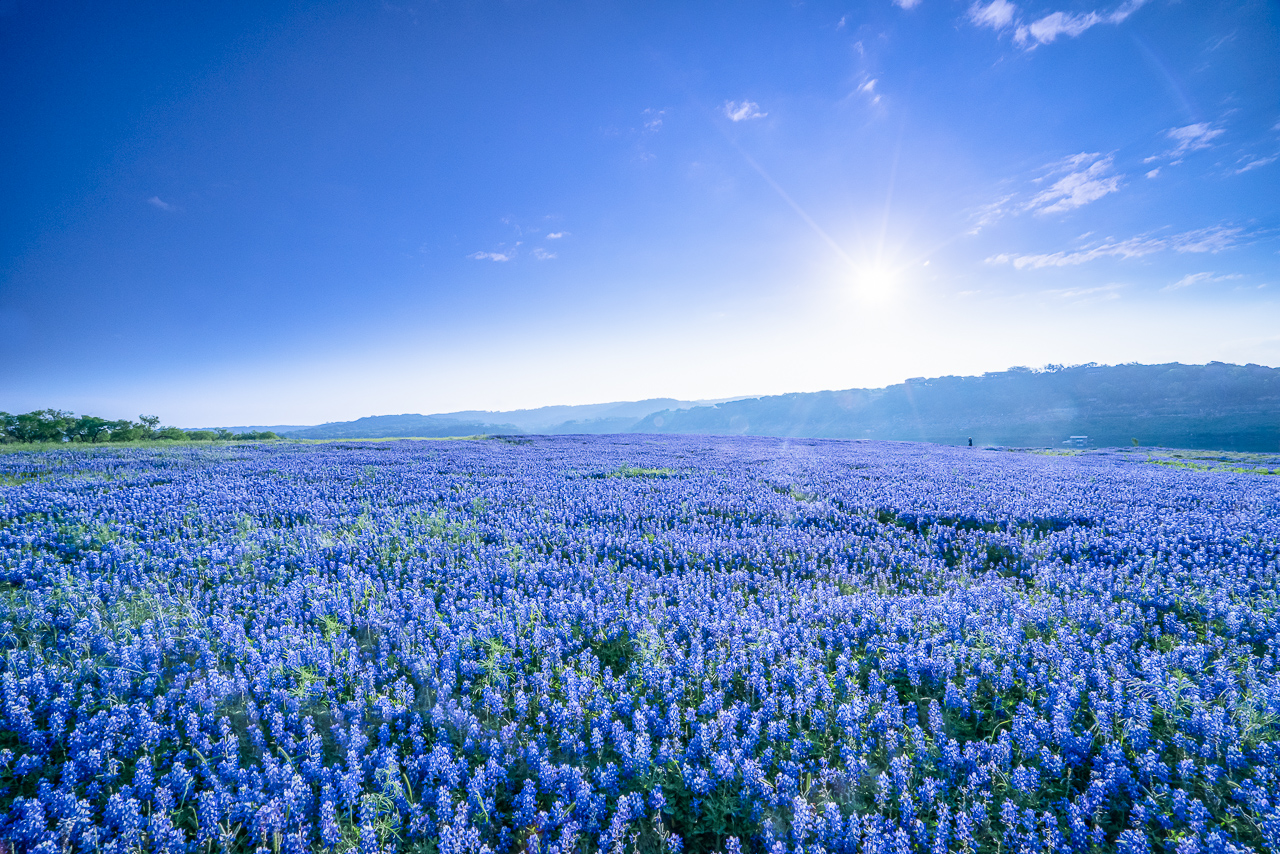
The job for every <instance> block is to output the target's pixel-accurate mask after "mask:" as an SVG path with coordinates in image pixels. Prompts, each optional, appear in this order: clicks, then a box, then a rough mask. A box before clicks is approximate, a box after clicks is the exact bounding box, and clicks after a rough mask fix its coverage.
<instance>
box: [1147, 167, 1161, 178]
mask: <svg viewBox="0 0 1280 854" xmlns="http://www.w3.org/2000/svg"><path fill="white" fill-rule="evenodd" d="M1159 174H1160V167H1159V166H1157V167H1156V168H1154V169H1152V170H1151V171H1150V172H1148V173H1147V177H1148V178H1154V177H1156V176H1157V175H1159Z"/></svg>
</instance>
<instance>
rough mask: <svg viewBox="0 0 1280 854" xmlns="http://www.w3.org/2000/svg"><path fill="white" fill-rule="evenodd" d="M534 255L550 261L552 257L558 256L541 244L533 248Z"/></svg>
mask: <svg viewBox="0 0 1280 854" xmlns="http://www.w3.org/2000/svg"><path fill="white" fill-rule="evenodd" d="M533 257H534V258H537V259H538V260H539V261H550V260H551V259H552V258H554V257H556V253H554V252H548V251H547V250H545V249H543V248H542V247H541V246H535V247H534V249H533Z"/></svg>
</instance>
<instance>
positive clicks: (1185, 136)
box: [1164, 122, 1222, 157]
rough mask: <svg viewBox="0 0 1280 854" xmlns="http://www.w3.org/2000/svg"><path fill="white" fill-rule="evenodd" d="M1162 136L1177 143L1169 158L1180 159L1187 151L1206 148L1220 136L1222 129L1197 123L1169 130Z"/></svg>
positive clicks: (1205, 123)
mask: <svg viewBox="0 0 1280 854" xmlns="http://www.w3.org/2000/svg"><path fill="white" fill-rule="evenodd" d="M1164 135H1165V136H1167V137H1169V139H1171V140H1173V141H1174V142H1175V143H1177V144H1176V145H1175V146H1174V148H1173V151H1170V152H1169V156H1171V157H1181V156H1182V155H1184V154H1186V153H1187V152H1188V151H1199V150H1200V149H1202V148H1208V147H1209V143H1210V141H1212V140H1213V139H1216V138H1217V137H1220V136H1222V128H1215V127H1212V126H1211V125H1210V124H1209V123H1208V122H1197V123H1196V124H1193V125H1187V126H1185V127H1180V128H1169V129H1168V130H1167V131H1165V132H1164Z"/></svg>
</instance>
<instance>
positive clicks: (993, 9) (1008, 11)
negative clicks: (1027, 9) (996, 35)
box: [969, 0, 1018, 31]
mask: <svg viewBox="0 0 1280 854" xmlns="http://www.w3.org/2000/svg"><path fill="white" fill-rule="evenodd" d="M1017 17H1018V7H1017V6H1015V5H1013V4H1012V3H1010V2H1009V0H991V2H990V3H988V4H987V5H985V6H984V5H982V4H981V3H974V4H973V5H972V6H970V7H969V20H970V21H973V23H975V24H977V25H978V26H979V27H990V28H991V29H993V30H996V31H999V30H1003V29H1004V28H1005V27H1007V26H1009V25H1010V24H1012V23H1013V21H1014V19H1015V18H1017Z"/></svg>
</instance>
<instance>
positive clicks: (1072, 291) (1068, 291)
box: [1045, 284, 1124, 300]
mask: <svg viewBox="0 0 1280 854" xmlns="http://www.w3.org/2000/svg"><path fill="white" fill-rule="evenodd" d="M1122 287H1124V285H1119V284H1115V285H1098V286H1097V287H1093V288H1062V289H1059V290H1051V291H1045V293H1047V294H1049V295H1050V296H1055V297H1059V298H1061V299H1069V300H1079V299H1081V298H1084V297H1093V298H1094V299H1119V298H1120V295H1119V294H1118V293H1116V291H1118V290H1120V289H1121V288H1122Z"/></svg>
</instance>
